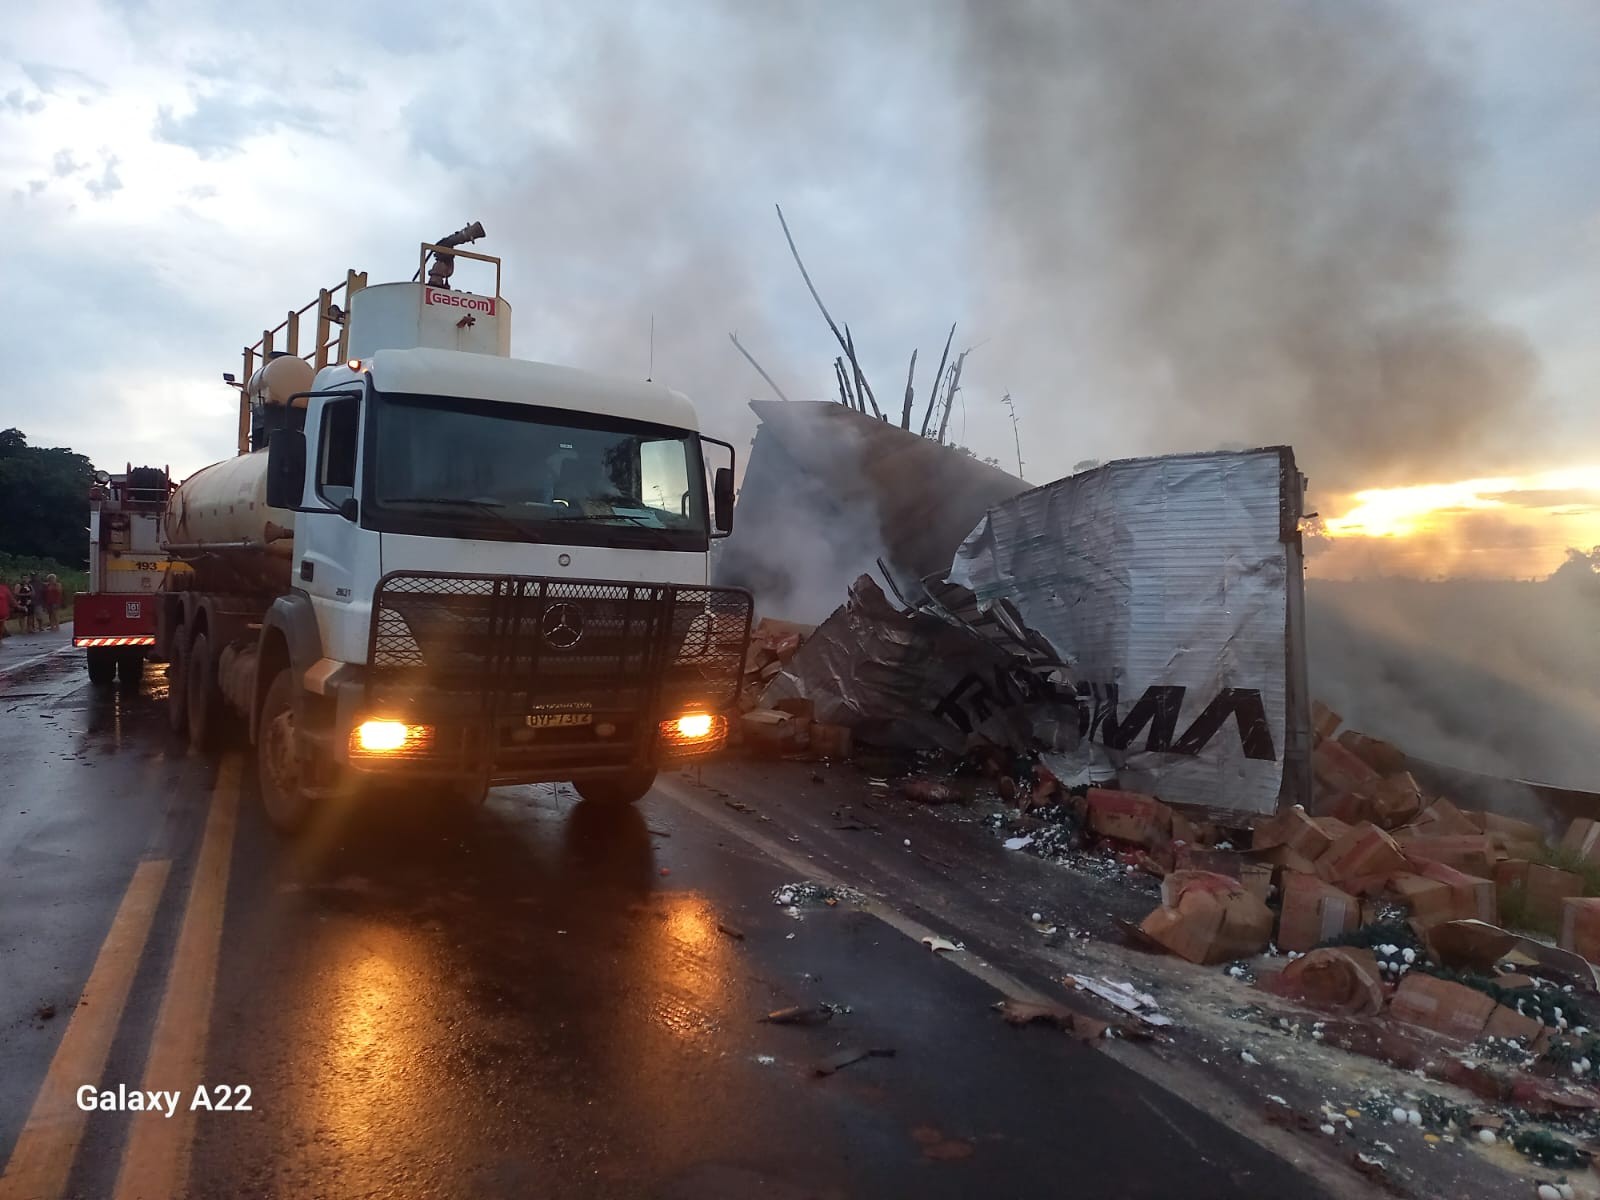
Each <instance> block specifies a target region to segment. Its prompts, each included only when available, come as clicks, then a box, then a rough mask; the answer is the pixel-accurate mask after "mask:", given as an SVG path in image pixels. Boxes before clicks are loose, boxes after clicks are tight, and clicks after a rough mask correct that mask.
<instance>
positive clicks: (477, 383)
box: [317, 349, 700, 432]
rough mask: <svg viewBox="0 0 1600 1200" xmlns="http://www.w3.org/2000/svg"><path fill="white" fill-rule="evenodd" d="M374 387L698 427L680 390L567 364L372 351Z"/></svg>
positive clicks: (335, 371)
mask: <svg viewBox="0 0 1600 1200" xmlns="http://www.w3.org/2000/svg"><path fill="white" fill-rule="evenodd" d="M362 365H363V367H364V368H365V369H366V370H367V371H368V372H370V373H371V375H372V383H373V386H374V387H376V388H377V389H378V390H379V391H382V392H390V393H401V394H411V395H428V396H460V397H463V398H468V399H475V400H498V401H502V402H504V403H507V404H527V405H537V406H540V407H545V408H562V409H570V410H572V411H574V412H585V413H602V414H604V415H606V416H612V417H620V418H623V419H625V420H630V421H649V422H652V423H654V424H657V425H667V426H671V427H672V428H675V429H687V430H691V431H695V432H698V431H699V427H700V426H699V422H698V420H697V419H696V417H695V411H694V405H693V404H691V403H690V401H689V398H688V397H687V396H685V395H684V394H683V393H682V392H679V391H675V390H674V389H672V388H669V387H666V386H664V385H662V384H659V383H646V382H643V381H635V380H629V379H619V378H615V377H613V376H607V375H597V374H594V373H592V372H589V371H580V370H578V369H576V368H574V367H562V366H557V365H555V364H553V363H542V362H530V361H527V360H525V359H516V358H500V357H498V356H496V355H488V354H470V353H465V352H462V351H459V350H435V349H409V350H378V351H375V352H374V353H373V354H372V355H371V356H370V357H369V358H367V359H366V360H365V361H364V362H363V364H362ZM348 372H349V368H348V367H346V366H342V365H341V366H334V367H327V368H324V370H323V371H322V372H321V373H320V374H319V376H318V379H317V386H319V387H331V386H337V384H338V383H340V382H342V380H340V379H339V377H338V376H339V374H340V373H343V374H344V375H345V377H346V378H348V377H349V374H348Z"/></svg>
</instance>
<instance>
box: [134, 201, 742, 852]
mask: <svg viewBox="0 0 1600 1200" xmlns="http://www.w3.org/2000/svg"><path fill="white" fill-rule="evenodd" d="M482 236H483V227H482V226H481V225H473V226H469V227H468V228H466V229H464V230H461V231H460V232H458V233H456V234H452V235H450V237H447V238H444V239H441V241H440V242H438V243H436V244H427V243H425V244H424V245H423V246H422V249H421V256H420V260H419V267H418V270H417V275H416V277H415V278H414V279H413V280H412V281H411V282H409V283H393V284H382V285H377V286H373V287H367V286H366V276H365V275H364V274H358V273H356V272H353V271H352V272H350V273H348V274H347V275H346V278H345V282H344V283H343V284H341V285H340V286H339V287H338V288H334V289H324V290H323V291H322V292H321V294H320V295H319V296H318V298H317V300H315V301H313V302H312V303H311V304H308V305H306V306H305V307H304V308H302V309H301V310H299V311H298V312H295V313H290V314H289V317H288V319H287V320H286V321H284V322H283V323H282V324H280V325H279V326H278V327H277V328H276V329H273V330H269V331H267V332H266V333H265V334H263V336H262V339H261V341H260V342H258V343H256V344H255V345H254V346H252V347H251V348H250V349H248V350H246V351H245V355H244V375H243V379H244V383H243V384H239V383H238V382H237V381H235V379H234V378H233V376H231V375H228V376H225V377H224V378H225V379H226V380H227V381H228V382H229V383H231V384H233V385H234V386H236V387H237V388H238V389H239V392H240V400H239V405H240V406H239V425H238V454H237V456H236V457H234V458H230V459H227V460H224V461H222V462H219V463H215V464H213V465H212V466H209V467H206V468H205V469H204V470H201V471H198V472H196V473H195V474H194V475H192V476H190V477H189V478H188V479H186V480H185V481H184V482H183V483H182V485H181V486H179V488H178V489H177V491H176V492H175V493H174V495H173V497H172V500H171V503H170V505H169V507H168V511H167V514H166V518H165V522H164V526H163V538H162V541H163V546H164V548H165V549H166V550H167V551H168V552H169V553H170V554H171V555H172V556H173V557H175V558H179V559H181V560H183V561H184V562H186V563H188V564H189V566H190V567H192V568H193V569H192V571H189V572H184V573H182V574H181V575H174V576H169V581H168V582H169V589H170V590H168V591H166V592H164V593H162V594H161V595H160V596H159V597H158V599H159V608H158V614H157V633H156V639H157V646H156V650H157V653H158V655H161V656H164V657H165V658H166V659H167V660H168V662H169V664H170V667H169V676H170V680H171V686H170V689H169V699H168V710H169V715H170V718H171V722H172V726H173V728H174V730H175V731H177V732H181V733H185V734H186V735H187V736H188V738H189V739H190V741H191V743H192V744H194V745H195V746H197V747H201V748H207V747H211V746H214V745H215V744H217V742H218V741H220V740H221V739H222V738H223V737H224V736H225V735H226V734H227V733H228V731H229V729H230V727H231V728H236V729H240V730H242V732H243V733H244V734H245V735H246V736H247V737H248V738H249V740H250V742H251V743H252V744H253V745H254V747H255V757H256V760H257V765H258V768H259V774H260V790H261V795H262V800H263V803H264V805H265V807H266V810H267V816H268V818H269V819H270V820H271V821H272V822H273V823H274V824H275V825H277V826H278V827H279V828H281V829H283V830H285V831H293V830H296V829H299V828H300V827H301V826H303V825H304V824H305V822H306V821H307V820H308V818H310V817H311V816H313V815H314V813H315V812H316V810H317V807H318V801H319V800H323V799H326V798H330V797H333V796H338V795H344V794H348V793H351V792H355V791H361V790H365V789H364V788H363V785H364V784H367V783H371V782H373V781H382V780H384V779H391V780H392V779H394V778H396V777H397V776H398V775H399V774H402V773H403V775H404V778H405V779H406V781H407V782H408V783H417V782H424V783H431V784H433V785H435V789H436V790H437V791H439V792H440V793H442V794H446V795H449V796H452V797H455V798H464V799H467V800H479V799H481V798H482V797H483V795H484V794H485V792H486V791H487V789H488V788H489V787H491V786H494V785H496V784H508V783H523V782H537V781H545V780H566V781H571V782H572V783H573V784H574V786H575V787H576V788H577V790H578V792H579V794H580V795H582V796H583V797H584V798H585V799H588V800H592V801H597V802H601V803H630V802H632V801H634V800H637V799H638V798H639V797H641V796H642V795H643V794H644V793H645V792H646V791H647V790H648V789H649V787H650V786H651V783H652V782H653V780H654V778H655V774H656V771H657V769H658V768H659V767H660V766H662V765H663V764H666V763H669V762H677V761H681V760H682V759H683V758H684V757H686V756H691V755H698V754H705V753H708V752H711V751H714V750H717V749H719V748H720V747H721V746H722V745H723V744H724V742H725V741H726V737H727V729H728V714H729V712H730V711H731V710H732V708H733V706H734V704H735V702H736V700H737V695H738V687H739V682H740V679H741V676H742V672H743V665H744V657H745V650H746V647H747V644H748V641H749V625H750V597H749V594H748V593H746V592H743V591H739V590H737V589H729V588H712V587H709V586H707V584H708V578H709V576H708V561H709V555H708V550H709V542H710V539H712V538H715V537H722V536H726V534H727V533H728V532H729V531H730V530H731V528H732V510H733V463H732V456H733V448H732V447H731V446H729V445H728V444H727V443H726V442H720V441H717V440H716V439H713V438H709V437H705V436H704V435H702V434H700V433H699V431H698V423H697V421H696V417H695V412H694V408H693V406H692V405H691V404H690V402H689V401H688V399H687V398H686V397H684V396H683V395H681V394H680V393H678V392H675V391H673V390H671V389H669V388H666V387H663V386H661V385H660V384H654V383H640V382H633V381H629V380H621V379H612V378H607V377H604V376H599V375H593V374H589V373H586V372H582V371H576V370H572V369H570V368H567V367H559V366H552V365H549V364H546V363H537V362H528V361H522V360H517V359H513V358H511V357H509V346H510V315H511V314H510V306H509V305H508V304H507V303H506V301H505V298H504V297H503V296H501V294H500V260H499V259H497V258H494V257H492V256H489V255H483V254H477V253H473V252H470V251H465V250H461V249H459V247H460V246H461V245H462V244H463V243H465V242H468V241H474V240H476V239H477V238H479V237H482ZM457 257H462V258H467V259H470V260H472V261H473V262H475V263H477V264H480V269H482V268H487V267H492V268H493V272H494V290H493V292H492V293H489V292H487V291H485V292H482V293H475V292H468V291H460V290H456V289H454V288H452V287H451V286H450V278H451V275H452V273H453V271H454V267H455V260H456V258H457ZM424 271H426V272H427V275H428V278H427V280H426V282H423V281H422V276H423V273H424ZM336 300H338V301H342V303H343V306H344V307H343V308H342V309H341V307H340V305H339V304H338V303H336ZM307 314H314V315H313V319H314V320H315V321H316V334H315V337H314V338H313V339H312V344H311V346H310V348H309V350H308V351H307V352H306V353H304V354H302V353H301V347H300V344H299V343H300V336H299V333H300V329H299V324H300V318H301V317H304V316H307ZM713 446H714V447H718V448H720V451H721V454H722V455H725V458H726V465H719V466H715V467H713V466H711V465H709V464H708V462H707V453H706V452H707V449H708V448H709V447H713ZM708 484H709V486H708Z"/></svg>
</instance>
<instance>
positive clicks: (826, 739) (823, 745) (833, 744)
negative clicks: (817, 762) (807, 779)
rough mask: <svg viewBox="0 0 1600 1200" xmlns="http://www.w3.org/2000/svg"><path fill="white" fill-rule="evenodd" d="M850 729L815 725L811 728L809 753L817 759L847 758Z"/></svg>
mask: <svg viewBox="0 0 1600 1200" xmlns="http://www.w3.org/2000/svg"><path fill="white" fill-rule="evenodd" d="M850 746H851V737H850V728H849V726H847V725H826V724H821V723H819V724H815V725H813V726H812V727H811V753H813V754H815V755H816V756H817V757H818V758H849V757H850Z"/></svg>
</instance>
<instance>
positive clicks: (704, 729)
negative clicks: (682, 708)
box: [674, 713, 716, 742]
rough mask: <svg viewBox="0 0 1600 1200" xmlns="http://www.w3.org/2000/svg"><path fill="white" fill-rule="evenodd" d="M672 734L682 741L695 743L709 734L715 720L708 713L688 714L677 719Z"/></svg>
mask: <svg viewBox="0 0 1600 1200" xmlns="http://www.w3.org/2000/svg"><path fill="white" fill-rule="evenodd" d="M676 724H677V728H676V730H675V731H674V732H676V733H677V735H678V736H679V737H680V738H682V739H684V741H689V742H697V741H699V740H700V739H701V738H703V737H705V736H706V735H707V734H709V733H710V732H711V729H712V726H714V725H715V724H716V719H715V718H714V717H712V715H711V714H710V713H689V714H687V715H686V716H682V717H679V718H678V720H677V723H676Z"/></svg>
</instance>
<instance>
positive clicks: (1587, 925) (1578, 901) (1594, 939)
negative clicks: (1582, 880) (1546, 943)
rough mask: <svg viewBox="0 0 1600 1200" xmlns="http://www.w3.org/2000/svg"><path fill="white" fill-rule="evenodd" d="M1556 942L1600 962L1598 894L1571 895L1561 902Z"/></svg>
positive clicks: (1599, 904) (1599, 901)
mask: <svg viewBox="0 0 1600 1200" xmlns="http://www.w3.org/2000/svg"><path fill="white" fill-rule="evenodd" d="M1556 944H1557V945H1559V946H1560V947H1561V948H1562V949H1563V950H1571V951H1572V952H1573V953H1575V954H1581V955H1583V957H1584V958H1586V959H1588V960H1589V961H1590V962H1592V963H1600V896H1571V897H1569V898H1567V899H1566V900H1563V901H1562V902H1561V936H1560V938H1558V939H1557V942H1556Z"/></svg>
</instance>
